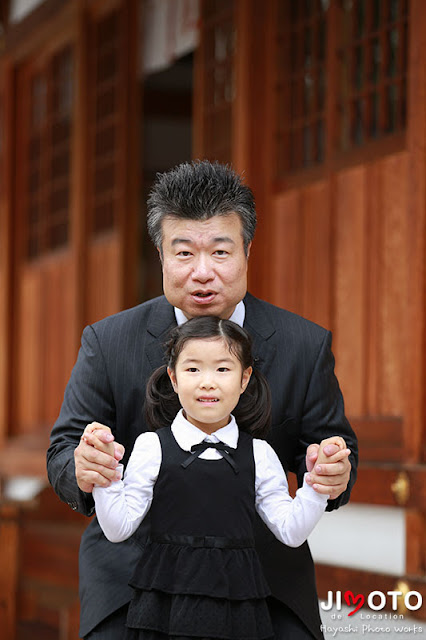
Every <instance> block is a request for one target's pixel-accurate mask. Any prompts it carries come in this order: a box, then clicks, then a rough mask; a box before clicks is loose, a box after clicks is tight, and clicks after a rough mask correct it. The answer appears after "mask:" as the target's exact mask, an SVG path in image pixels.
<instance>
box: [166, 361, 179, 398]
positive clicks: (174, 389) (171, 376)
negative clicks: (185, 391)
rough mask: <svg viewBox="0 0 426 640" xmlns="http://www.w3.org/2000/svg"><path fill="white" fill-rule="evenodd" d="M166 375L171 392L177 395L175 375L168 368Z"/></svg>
mask: <svg viewBox="0 0 426 640" xmlns="http://www.w3.org/2000/svg"><path fill="white" fill-rule="evenodd" d="M167 375H168V376H169V378H170V382H171V383H172V387H173V391H174V392H175V393H177V388H178V387H177V380H176V374H175V372H174V371H173V370H172V369H170V367H167Z"/></svg>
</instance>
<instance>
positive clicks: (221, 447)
mask: <svg viewBox="0 0 426 640" xmlns="http://www.w3.org/2000/svg"><path fill="white" fill-rule="evenodd" d="M206 449H216V450H217V451H220V453H221V454H222V457H223V458H225V460H226V462H228V464H230V465H231V467H232V468H233V470H234V472H235V473H238V471H239V469H238V467H237V465H236V464H235V460H233V458H232V454H233V453H235V451H236V449H234V448H233V447H230V446H228V445H227V444H223V442H209V441H208V440H203V442H200V443H199V444H194V445H193V446H192V447H191V455H190V456H189V458H187V459H186V460H185V461H184V462H182V467H183V468H184V469H186V468H187V467H189V465H190V464H192V463H193V462H194V460H196V459H197V458H198V457H199V456H200V455H201V454H202V453H203V451H205V450H206Z"/></svg>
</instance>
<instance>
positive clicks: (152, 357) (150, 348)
mask: <svg viewBox="0 0 426 640" xmlns="http://www.w3.org/2000/svg"><path fill="white" fill-rule="evenodd" d="M175 326H176V317H175V313H174V309H173V307H172V305H171V304H170V303H169V302H167V299H166V298H165V297H164V296H161V298H158V299H157V301H156V303H155V304H154V305H153V307H152V309H151V314H150V316H149V320H148V323H147V328H146V330H147V333H148V336H147V343H146V354H147V357H148V360H149V363H150V365H151V367H152V368H153V369H157V368H158V367H161V365H163V364H165V359H164V343H165V342H166V341H167V337H168V334H169V331H170V330H171V329H172V328H173V327H175Z"/></svg>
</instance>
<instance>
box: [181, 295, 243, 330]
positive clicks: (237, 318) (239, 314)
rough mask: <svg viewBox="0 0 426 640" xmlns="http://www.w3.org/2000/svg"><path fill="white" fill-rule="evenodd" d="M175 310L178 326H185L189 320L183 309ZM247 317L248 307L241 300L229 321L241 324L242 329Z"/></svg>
mask: <svg viewBox="0 0 426 640" xmlns="http://www.w3.org/2000/svg"><path fill="white" fill-rule="evenodd" d="M174 310H175V318H176V322H177V323H178V325H179V326H180V325H181V324H184V322H186V321H187V320H188V318H187V317H186V315H185V314H184V312H183V311H182V309H179V308H178V307H174ZM245 317H246V307H245V304H244V302H243V301H242V300H240V302H239V303H238V304H237V306H236V307H235V309H234V312H233V314H232V316H231V317H230V318H229V319H230V320H232V322H235V324H239V325H240V327H242V326H243V324H244V319H245Z"/></svg>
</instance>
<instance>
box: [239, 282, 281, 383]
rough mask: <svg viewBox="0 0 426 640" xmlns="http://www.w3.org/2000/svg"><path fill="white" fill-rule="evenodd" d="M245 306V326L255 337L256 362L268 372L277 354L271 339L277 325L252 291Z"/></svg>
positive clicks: (253, 337) (254, 356)
mask: <svg viewBox="0 0 426 640" xmlns="http://www.w3.org/2000/svg"><path fill="white" fill-rule="evenodd" d="M244 306H245V308H246V315H245V320H244V328H245V329H247V331H248V332H249V333H250V335H251V337H252V339H253V358H254V362H255V365H256V366H257V367H258V368H259V369H260V371H262V373H264V374H266V373H267V369H268V368H269V367H270V365H271V364H272V361H273V359H274V356H275V348H274V345H273V344H272V342H273V341H272V340H270V338H271V337H272V336H273V335H274V333H275V326H274V323H273V322H272V319H271V317H270V314H269V313H268V310H267V308H265V306H264V305H262V303H261V302H260V301H259V300H258V299H257V298H255V297H254V296H252V295H251V294H250V293H247V294H246V296H245V298H244Z"/></svg>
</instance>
